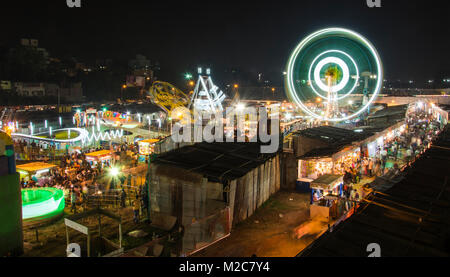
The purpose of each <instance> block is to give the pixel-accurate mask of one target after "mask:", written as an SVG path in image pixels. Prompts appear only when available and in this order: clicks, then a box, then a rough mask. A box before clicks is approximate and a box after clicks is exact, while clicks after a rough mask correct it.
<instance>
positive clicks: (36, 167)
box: [16, 162, 57, 182]
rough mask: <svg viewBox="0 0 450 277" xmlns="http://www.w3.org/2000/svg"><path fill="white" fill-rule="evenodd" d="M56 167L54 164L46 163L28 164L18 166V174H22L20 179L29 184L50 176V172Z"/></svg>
mask: <svg viewBox="0 0 450 277" xmlns="http://www.w3.org/2000/svg"><path fill="white" fill-rule="evenodd" d="M55 167H57V166H56V165H54V164H48V163H44V162H34V163H26V164H21V165H17V166H16V168H17V172H19V174H20V179H23V180H24V181H25V182H28V181H30V180H31V179H34V181H36V182H38V181H39V180H40V179H43V178H46V177H47V176H48V175H50V170H52V169H53V168H55Z"/></svg>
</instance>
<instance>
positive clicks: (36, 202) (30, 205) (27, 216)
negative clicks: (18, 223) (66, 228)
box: [22, 188, 65, 221]
mask: <svg viewBox="0 0 450 277" xmlns="http://www.w3.org/2000/svg"><path fill="white" fill-rule="evenodd" d="M64 205H65V203H64V192H63V191H62V190H60V189H57V188H37V189H22V218H23V219H24V220H27V221H28V220H30V221H31V220H32V221H34V220H42V219H49V218H52V217H55V216H58V215H60V214H62V213H63V211H64Z"/></svg>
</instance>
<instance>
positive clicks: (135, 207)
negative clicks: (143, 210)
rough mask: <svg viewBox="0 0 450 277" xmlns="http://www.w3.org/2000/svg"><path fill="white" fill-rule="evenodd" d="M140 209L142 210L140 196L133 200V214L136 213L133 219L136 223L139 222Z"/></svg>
mask: <svg viewBox="0 0 450 277" xmlns="http://www.w3.org/2000/svg"><path fill="white" fill-rule="evenodd" d="M139 210H140V201H139V198H138V197H136V199H135V200H134V201H133V214H134V218H133V221H134V223H135V224H138V223H139Z"/></svg>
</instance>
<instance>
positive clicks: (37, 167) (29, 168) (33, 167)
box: [16, 162, 56, 172]
mask: <svg viewBox="0 0 450 277" xmlns="http://www.w3.org/2000/svg"><path fill="white" fill-rule="evenodd" d="M54 167H56V165H54V164H48V163H43V162H34V163H27V164H21V165H18V166H16V168H17V170H21V171H26V172H38V171H43V170H48V169H51V168H54Z"/></svg>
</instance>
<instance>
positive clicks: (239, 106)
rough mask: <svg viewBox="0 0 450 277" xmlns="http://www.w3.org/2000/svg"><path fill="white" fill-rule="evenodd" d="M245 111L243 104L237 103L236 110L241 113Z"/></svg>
mask: <svg viewBox="0 0 450 277" xmlns="http://www.w3.org/2000/svg"><path fill="white" fill-rule="evenodd" d="M244 109H245V104H243V103H239V104H237V105H236V110H238V111H243V110H244Z"/></svg>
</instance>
